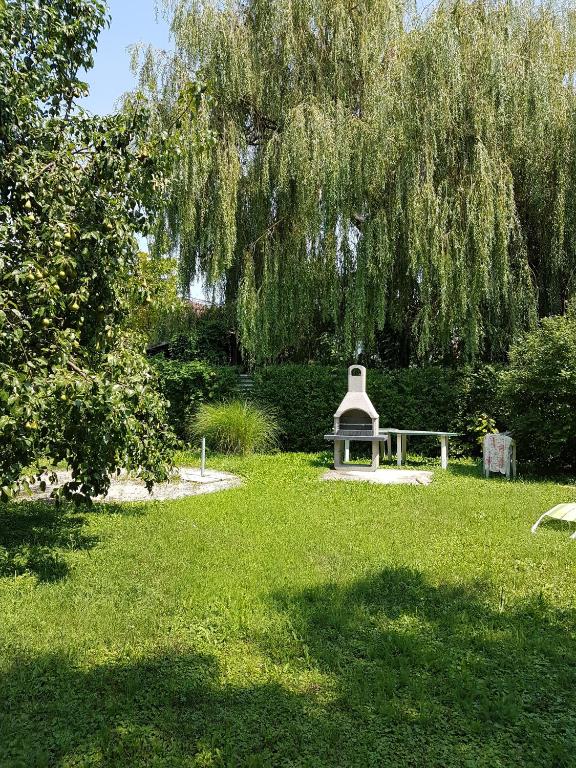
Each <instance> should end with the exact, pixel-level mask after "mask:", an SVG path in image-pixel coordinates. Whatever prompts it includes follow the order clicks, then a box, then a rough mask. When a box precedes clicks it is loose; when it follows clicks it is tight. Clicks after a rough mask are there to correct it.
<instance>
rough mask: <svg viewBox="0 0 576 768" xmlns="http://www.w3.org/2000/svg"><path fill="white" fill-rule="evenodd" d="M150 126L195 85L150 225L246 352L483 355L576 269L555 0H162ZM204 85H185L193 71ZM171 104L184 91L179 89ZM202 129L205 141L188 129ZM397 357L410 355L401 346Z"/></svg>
mask: <svg viewBox="0 0 576 768" xmlns="http://www.w3.org/2000/svg"><path fill="white" fill-rule="evenodd" d="M168 7H169V13H170V14H171V19H172V32H173V36H174V41H175V53H174V54H173V55H170V56H166V55H164V56H163V57H159V56H157V55H154V54H153V53H151V52H148V53H146V54H145V55H144V56H143V58H142V59H141V60H140V62H141V69H140V73H141V84H142V89H143V91H144V92H146V94H147V97H148V99H149V100H150V101H151V102H152V104H153V106H154V108H155V112H156V116H157V119H158V124H159V126H162V125H164V124H169V123H170V122H171V121H173V117H174V114H175V113H177V112H179V111H180V110H182V109H183V106H182V105H186V104H188V103H189V100H187V99H186V98H185V95H186V94H187V93H189V92H190V89H196V90H195V92H196V94H197V99H196V102H195V104H196V108H195V114H194V119H193V120H192V119H191V120H190V122H189V123H188V124H187V125H188V128H187V130H185V131H184V132H183V134H182V135H181V137H180V147H179V150H178V154H177V155H175V158H174V167H173V173H172V179H171V184H170V186H169V188H167V190H166V209H165V212H164V215H162V216H161V217H160V218H159V220H158V222H157V228H156V235H155V245H156V248H157V249H158V250H159V251H168V250H176V251H178V253H179V256H180V264H181V273H182V280H183V283H184V285H188V284H189V283H190V282H191V281H192V280H194V279H198V277H201V278H203V279H204V281H205V282H206V284H207V285H208V286H210V287H212V288H214V289H215V290H217V291H218V292H220V293H221V294H222V296H223V297H224V298H225V300H226V301H228V302H235V303H236V306H237V313H238V327H239V333H240V338H241V343H242V346H243V348H244V350H245V351H246V352H247V354H248V355H250V356H251V357H252V358H253V359H256V360H266V359H268V360H269V359H273V358H275V357H277V356H278V355H280V354H282V353H283V352H285V351H286V350H289V349H296V348H298V346H299V344H301V342H302V339H303V338H306V337H309V336H310V335H313V334H314V333H315V331H316V330H317V329H320V328H330V329H332V331H333V333H334V334H335V337H336V339H337V343H338V344H339V345H341V348H342V349H343V350H345V351H346V353H347V354H349V355H352V354H353V353H354V350H356V349H358V347H359V345H362V347H363V348H364V349H365V350H368V351H369V350H374V349H377V348H378V344H379V343H381V340H382V338H388V339H390V338H401V339H403V340H404V341H405V342H406V343H405V347H406V348H407V349H410V350H411V352H410V355H411V359H416V358H417V359H421V360H429V359H431V358H432V357H434V356H436V357H438V356H439V355H446V354H451V355H453V356H454V355H455V356H457V357H458V359H462V360H465V359H474V358H475V357H478V356H484V357H486V358H497V357H498V356H500V355H502V354H503V353H504V351H505V350H506V349H507V347H508V345H509V343H510V340H511V339H512V338H513V336H514V334H515V333H516V332H517V331H518V330H520V329H523V328H525V327H527V326H530V325H531V324H532V323H534V321H535V319H536V318H537V317H538V316H543V315H548V314H552V313H561V312H563V310H564V307H565V303H566V301H567V300H568V299H569V297H570V295H571V294H572V293H573V292H574V291H575V289H576V221H575V212H576V206H575V186H574V184H575V182H574V180H575V179H576V173H575V171H576V169H575V168H574V165H575V161H576V120H575V104H576V100H575V83H576V79H575V77H576V15H575V13H574V11H572V10H570V9H563V8H561V7H559V6H556V5H554V4H546V5H543V4H542V3H538V4H533V3H529V2H515V1H514V0H508V1H504V0H503V1H499V0H492V1H490V0H475V1H474V2H468V1H466V0H446V1H445V2H440V3H439V4H438V5H436V6H435V7H434V8H433V9H432V10H431V11H429V12H428V13H427V14H426V16H425V17H422V16H418V15H416V14H414V13H410V10H409V9H408V8H407V6H406V5H405V3H404V2H403V1H402V0H236V1H234V0H230V1H229V2H217V0H213V1H211V0H173V1H172V2H170V3H169V4H168ZM199 84H201V85H199ZM185 108H186V107H184V109H185ZM199 133H202V134H203V135H204V136H205V135H209V136H211V141H210V142H209V143H208V145H206V146H208V149H206V150H205V151H204V152H203V154H202V155H201V156H199V155H198V153H197V152H196V151H195V147H197V145H198V141H197V138H198V135H199ZM405 362H406V359H405Z"/></svg>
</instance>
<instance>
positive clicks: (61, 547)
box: [0, 501, 98, 581]
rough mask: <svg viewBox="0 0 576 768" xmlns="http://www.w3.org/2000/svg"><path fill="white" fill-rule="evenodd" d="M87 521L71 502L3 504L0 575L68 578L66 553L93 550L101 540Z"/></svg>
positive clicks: (1, 505)
mask: <svg viewBox="0 0 576 768" xmlns="http://www.w3.org/2000/svg"><path fill="white" fill-rule="evenodd" d="M85 523H86V520H85V517H84V516H83V515H82V514H81V513H80V511H79V510H78V509H76V508H74V507H71V506H70V505H62V506H59V505H57V504H53V503H49V502H45V501H22V502H16V503H8V504H0V578H1V577H6V576H19V575H22V574H25V573H30V574H33V575H34V576H36V578H37V579H38V580H39V581H58V580H59V579H62V578H64V577H65V576H66V575H67V573H68V571H69V567H68V565H67V563H66V559H65V557H64V555H65V553H66V552H70V551H74V550H87V549H91V548H92V547H94V546H95V544H96V543H97V542H98V538H97V537H95V536H89V535H87V534H86V533H85V532H84V526H85Z"/></svg>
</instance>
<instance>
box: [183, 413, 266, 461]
mask: <svg viewBox="0 0 576 768" xmlns="http://www.w3.org/2000/svg"><path fill="white" fill-rule="evenodd" d="M278 431H279V430H278V423H277V420H276V417H275V414H274V411H273V410H272V409H270V408H267V407H265V406H262V405H256V404H254V403H250V402H248V401H246V400H230V401H229V402H226V403H204V404H203V405H201V406H200V408H199V409H198V413H197V414H196V415H195V416H194V418H193V419H192V420H191V423H190V433H191V435H192V436H193V437H195V438H196V440H197V441H199V440H200V439H201V438H202V437H205V438H206V441H207V444H208V445H209V447H211V448H213V449H214V450H216V451H219V452H220V453H235V454H240V455H243V456H245V455H247V454H250V453H256V452H263V451H270V450H273V449H274V448H275V447H276V440H277V437H278Z"/></svg>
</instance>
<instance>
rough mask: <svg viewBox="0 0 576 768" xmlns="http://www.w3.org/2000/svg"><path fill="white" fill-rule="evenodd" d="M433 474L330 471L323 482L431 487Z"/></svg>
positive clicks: (404, 471)
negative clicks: (347, 481) (354, 481)
mask: <svg viewBox="0 0 576 768" xmlns="http://www.w3.org/2000/svg"><path fill="white" fill-rule="evenodd" d="M432 477H433V473H432V472H422V471H420V470H413V469H377V470H376V471H375V472H358V471H356V470H345V471H342V470H337V469H329V470H328V471H327V472H325V473H324V474H323V475H322V477H321V478H320V479H321V480H356V481H359V480H360V481H363V482H365V483H376V484H377V485H430V483H431V482H432Z"/></svg>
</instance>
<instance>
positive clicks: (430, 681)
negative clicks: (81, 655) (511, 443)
mask: <svg viewBox="0 0 576 768" xmlns="http://www.w3.org/2000/svg"><path fill="white" fill-rule="evenodd" d="M487 591H488V588H487V587H486V586H485V585H483V584H469V585H464V586H459V587H458V586H447V585H443V586H433V585H431V584H429V583H428V582H427V581H426V579H425V578H424V577H423V576H422V574H420V573H418V572H416V571H412V570H408V569H403V568H398V569H387V570H384V571H382V572H381V573H378V574H376V575H374V576H372V577H370V578H366V579H362V580H359V581H357V582H354V583H352V584H351V585H348V586H344V587H343V586H339V585H335V584H328V585H325V586H322V587H318V588H313V589H309V590H306V591H304V592H299V593H294V594H286V593H282V594H279V595H276V596H275V598H274V606H275V608H276V609H277V610H280V611H281V612H282V613H283V614H284V616H285V619H286V627H287V629H286V631H285V632H282V633H279V634H278V635H270V634H268V635H267V636H266V637H265V638H264V640H263V650H264V651H265V653H266V655H267V656H268V662H267V665H266V666H267V667H268V668H269V669H270V670H271V673H270V677H269V678H268V679H269V680H271V682H267V683H262V684H250V682H249V679H250V678H249V677H244V678H243V681H244V682H242V683H238V684H236V685H234V684H232V683H230V682H226V681H225V680H223V679H222V676H221V673H220V669H219V666H218V664H217V662H216V660H215V658H213V657H211V656H209V655H203V654H198V653H196V652H195V651H194V650H193V649H190V648H188V649H182V648H180V649H176V648H171V649H165V650H163V651H162V652H160V653H158V654H157V655H155V656H153V657H151V658H146V659H143V660H142V659H140V660H139V659H137V660H135V661H130V662H127V663H119V662H116V663H108V664H104V665H102V666H99V667H96V668H92V669H89V670H86V669H85V668H84V669H83V668H82V667H80V666H78V667H76V666H74V664H73V663H72V661H71V658H70V656H68V655H57V654H50V653H48V654H44V655H39V656H33V657H21V658H18V659H14V661H13V663H12V665H11V667H10V668H9V669H7V670H6V671H5V672H4V674H3V675H0V690H1V691H2V696H0V764H1V765H2V766H3V768H16V766H21V765H22V766H24V765H25V766H36V765H38V766H39V765H49V766H63V765H98V766H106V768H111V767H112V766H114V767H115V766H118V768H120V766H122V767H124V766H151V765H154V766H170V767H171V768H174V767H175V766H178V767H179V766H182V767H183V766H252V767H254V766H270V767H273V766H280V765H282V766H302V767H304V766H306V767H307V766H314V767H320V768H333V767H336V766H338V767H341V768H350V767H352V766H354V767H357V768H364V767H365V766H375V767H376V766H394V767H396V766H397V767H402V768H403V767H404V766H405V767H406V768H408V767H409V766H410V767H411V768H415V767H416V766H426V768H440V767H441V766H442V768H448V767H450V768H461V767H462V766H474V768H476V767H478V766H479V767H482V766H484V767H485V768H488V767H490V768H492V766H495V765H501V766H506V767H507V768H509V767H512V766H517V767H518V768H520V766H522V768H524V767H525V766H533V767H534V768H536V766H538V768H542V767H543V766H546V768H560V767H563V766H571V765H573V755H574V750H575V749H576V701H575V690H576V686H575V683H576V648H575V647H574V642H573V633H574V631H575V629H576V624H575V616H574V613H573V612H571V611H570V612H569V611H566V612H558V611H556V610H555V609H553V608H552V607H551V606H550V605H549V604H548V603H547V602H546V601H545V600H543V599H537V600H535V601H534V602H533V603H530V604H526V605H522V606H513V607H507V605H506V595H505V594H504V595H501V596H500V598H499V601H498V602H497V606H499V607H496V608H493V607H491V606H490V604H489V603H490V601H489V597H490V596H489V595H488V593H487ZM274 662H275V663H274ZM279 681H281V682H279ZM281 683H285V684H286V685H282V684H281Z"/></svg>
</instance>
